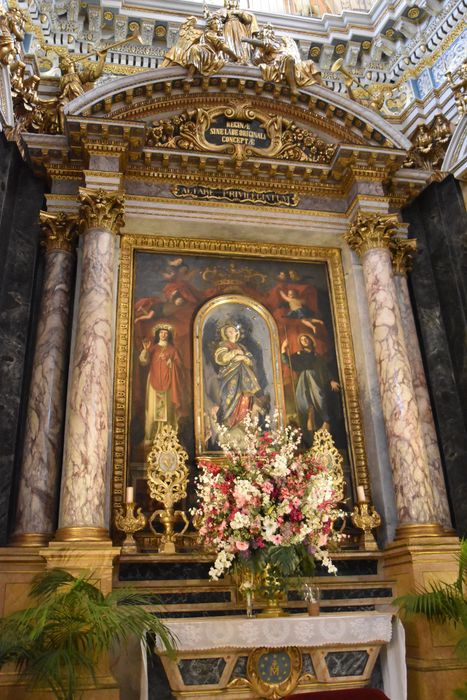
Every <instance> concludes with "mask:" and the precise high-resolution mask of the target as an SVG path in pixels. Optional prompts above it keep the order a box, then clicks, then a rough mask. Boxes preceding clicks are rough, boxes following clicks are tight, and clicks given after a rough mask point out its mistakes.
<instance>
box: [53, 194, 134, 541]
mask: <svg viewBox="0 0 467 700" xmlns="http://www.w3.org/2000/svg"><path fill="white" fill-rule="evenodd" d="M79 199H80V202H81V207H80V213H79V219H80V228H81V231H82V235H83V257H82V270H81V285H80V293H79V305H78V313H77V326H76V336H75V343H74V348H73V353H72V363H71V383H70V390H69V396H68V404H67V420H66V430H65V450H64V460H63V477H62V492H61V499H60V518H59V530H58V532H57V539H59V540H67V541H99V540H106V539H107V538H108V531H107V524H106V522H105V500H106V481H107V479H106V477H107V465H108V457H109V420H110V414H111V400H112V323H113V315H114V314H113V309H114V279H115V266H116V262H117V261H116V241H115V235H116V234H117V233H118V232H119V230H120V228H121V226H122V225H123V210H124V198H123V195H122V194H121V193H119V192H106V191H105V190H90V189H84V188H83V189H80V197H79Z"/></svg>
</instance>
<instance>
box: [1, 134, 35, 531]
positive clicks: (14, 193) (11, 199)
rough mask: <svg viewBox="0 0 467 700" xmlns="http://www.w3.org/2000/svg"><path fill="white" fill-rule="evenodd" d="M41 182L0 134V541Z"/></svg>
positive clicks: (24, 363)
mask: <svg viewBox="0 0 467 700" xmlns="http://www.w3.org/2000/svg"><path fill="white" fill-rule="evenodd" d="M43 194H44V183H43V182H42V181H40V180H38V179H37V178H36V177H34V176H33V174H32V172H31V170H30V169H29V167H28V166H27V165H26V164H25V163H24V162H23V161H22V159H21V157H20V155H19V153H18V150H17V148H16V145H15V144H13V143H7V142H6V141H5V139H4V137H3V135H2V134H0V434H1V435H2V439H1V441H0V545H2V544H6V542H7V539H8V529H9V528H11V527H12V523H11V519H12V518H11V513H12V512H14V493H15V484H14V475H15V474H16V475H17V474H18V471H19V462H20V450H19V446H20V445H21V442H22V425H23V423H24V418H25V408H26V397H27V388H28V387H27V384H28V381H29V373H28V368H29V367H30V364H31V356H32V348H33V337H34V328H35V324H34V317H35V316H36V314H35V313H34V309H35V301H36V305H37V300H38V298H39V296H40V292H39V290H40V280H39V279H38V276H37V259H38V255H37V254H38V238H39V226H38V214H39V210H40V209H41V207H42V205H43Z"/></svg>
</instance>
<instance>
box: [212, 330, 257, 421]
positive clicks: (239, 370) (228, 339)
mask: <svg viewBox="0 0 467 700" xmlns="http://www.w3.org/2000/svg"><path fill="white" fill-rule="evenodd" d="M240 331H241V326H239V325H238V324H233V323H227V324H225V325H223V326H222V327H221V329H220V335H221V341H220V343H219V345H218V346H217V348H216V351H215V353H214V361H215V363H216V365H217V366H218V368H219V373H218V377H219V398H220V406H219V412H218V414H217V419H218V422H219V423H220V424H223V425H226V426H227V427H228V428H230V429H231V428H234V427H235V426H236V425H238V424H239V423H241V422H242V421H243V420H244V418H245V416H246V414H247V413H248V412H250V411H253V408H254V407H257V406H258V404H257V403H256V404H255V397H256V396H259V395H260V394H261V386H260V384H259V382H258V379H257V377H256V375H255V371H254V358H253V355H252V354H251V352H249V351H248V350H247V349H246V347H245V346H244V345H242V344H241V343H239V342H238V341H239V339H240Z"/></svg>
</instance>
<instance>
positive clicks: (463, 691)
mask: <svg viewBox="0 0 467 700" xmlns="http://www.w3.org/2000/svg"><path fill="white" fill-rule="evenodd" d="M454 695H455V696H456V698H460V700H467V683H465V685H464V687H463V688H458V689H457V690H455V691H454Z"/></svg>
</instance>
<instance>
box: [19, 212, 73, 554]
mask: <svg viewBox="0 0 467 700" xmlns="http://www.w3.org/2000/svg"><path fill="white" fill-rule="evenodd" d="M40 222H41V226H42V232H43V238H42V245H43V247H44V250H45V271H44V284H43V289H42V298H41V306H40V311H39V322H38V328H37V337H36V346H35V350H34V359H33V370H32V378H31V385H30V389H29V400H28V410H27V418H26V429H25V437H24V446H23V459H22V465H21V475H20V483H19V493H18V506H17V513H16V526H15V532H14V535H13V542H14V543H15V544H20V545H23V546H24V545H27V546H37V545H38V544H44V542H47V541H48V540H49V539H50V538H51V537H52V535H53V533H54V531H55V527H56V517H57V506H58V502H57V501H58V485H59V483H60V465H61V452H62V435H63V422H64V413H65V389H66V376H67V373H66V357H67V354H68V342H69V323H70V307H71V296H72V287H73V280H74V267H75V256H74V247H75V242H76V233H77V223H78V222H77V218H76V216H70V215H68V214H63V213H60V214H57V215H55V214H50V213H48V212H41V213H40Z"/></svg>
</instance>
